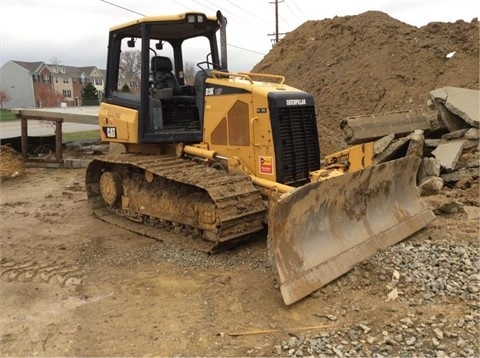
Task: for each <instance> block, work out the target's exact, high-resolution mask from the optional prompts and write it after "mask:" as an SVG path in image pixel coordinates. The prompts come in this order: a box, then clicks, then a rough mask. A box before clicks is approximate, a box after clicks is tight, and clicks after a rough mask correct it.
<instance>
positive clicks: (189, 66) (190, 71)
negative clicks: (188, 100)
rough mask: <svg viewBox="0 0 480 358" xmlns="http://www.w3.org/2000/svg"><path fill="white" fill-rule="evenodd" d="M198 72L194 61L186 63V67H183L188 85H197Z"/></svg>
mask: <svg viewBox="0 0 480 358" xmlns="http://www.w3.org/2000/svg"><path fill="white" fill-rule="evenodd" d="M196 70H197V68H196V64H195V62H194V61H185V66H183V78H184V80H185V84H186V85H192V86H193V85H194V84H195V72H196Z"/></svg>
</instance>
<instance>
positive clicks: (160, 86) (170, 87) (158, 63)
mask: <svg viewBox="0 0 480 358" xmlns="http://www.w3.org/2000/svg"><path fill="white" fill-rule="evenodd" d="M151 67H152V73H153V86H154V92H155V93H157V95H156V96H155V97H157V98H158V99H160V100H173V101H176V102H180V103H195V96H194V94H186V93H184V92H183V91H182V87H181V86H180V84H179V83H178V81H177V78H176V77H175V75H174V74H173V72H172V71H173V65H172V61H171V60H170V58H168V57H165V56H154V57H152V60H151Z"/></svg>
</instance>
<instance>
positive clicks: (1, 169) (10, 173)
mask: <svg viewBox="0 0 480 358" xmlns="http://www.w3.org/2000/svg"><path fill="white" fill-rule="evenodd" d="M24 170H25V165H24V163H23V160H22V158H21V157H20V154H19V153H18V152H16V151H15V150H14V149H13V148H12V147H10V146H6V145H2V146H0V181H1V180H7V179H11V178H16V177H17V176H19V175H20V174H22V173H23V172H24Z"/></svg>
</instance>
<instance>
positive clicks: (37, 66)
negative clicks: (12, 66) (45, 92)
mask: <svg viewBox="0 0 480 358" xmlns="http://www.w3.org/2000/svg"><path fill="white" fill-rule="evenodd" d="M12 62H13V63H16V64H17V65H19V66H21V67H23V68H25V69H26V70H28V71H29V72H31V73H35V72H40V70H41V69H42V68H43V67H44V66H45V63H44V62H43V61H38V62H25V61H12Z"/></svg>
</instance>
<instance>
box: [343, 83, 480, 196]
mask: <svg viewBox="0 0 480 358" xmlns="http://www.w3.org/2000/svg"><path fill="white" fill-rule="evenodd" d="M479 99H480V97H479V91H478V90H472V89H465V88H457V87H443V88H439V89H435V90H432V91H430V92H429V98H428V101H427V108H426V109H425V111H402V112H395V113H385V114H377V115H366V116H356V117H350V118H345V119H344V120H343V121H342V122H341V128H342V129H343V130H344V135H345V140H346V142H347V143H349V144H360V143H365V142H368V141H374V162H375V164H379V163H382V162H386V161H389V160H394V159H398V158H401V157H403V156H406V155H415V156H418V157H420V158H422V159H423V160H422V163H421V164H420V168H419V170H418V175H417V182H418V183H417V184H418V186H419V190H420V193H421V195H434V194H438V193H439V192H440V191H441V190H442V188H443V187H444V186H448V187H455V188H459V189H467V188H470V187H471V186H472V185H473V184H474V182H478V180H479V158H480V157H479V149H480V146H479V123H480V110H479V107H480V100H479Z"/></svg>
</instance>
